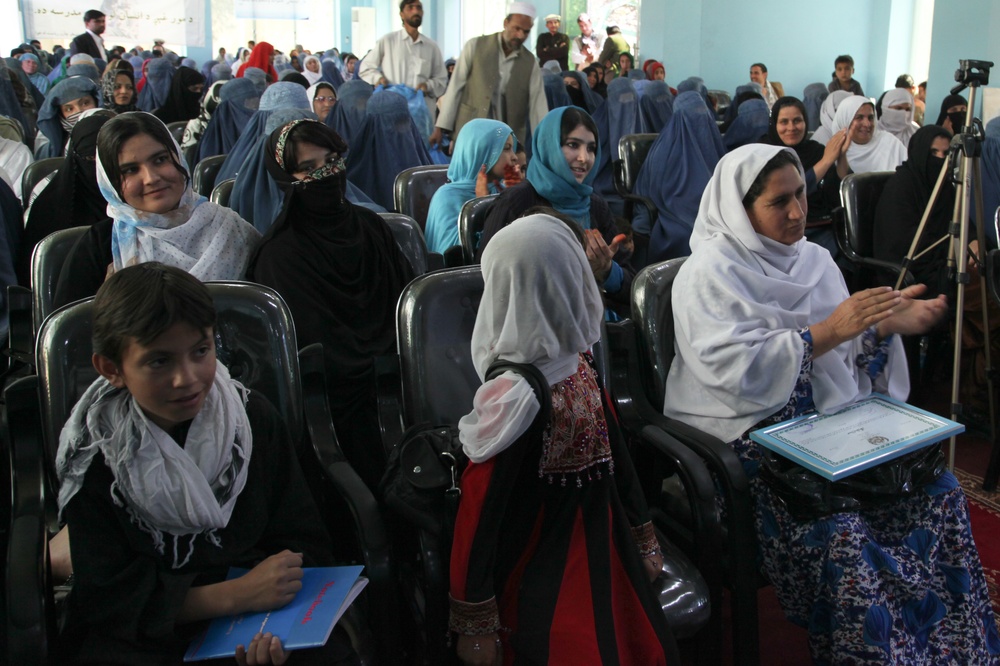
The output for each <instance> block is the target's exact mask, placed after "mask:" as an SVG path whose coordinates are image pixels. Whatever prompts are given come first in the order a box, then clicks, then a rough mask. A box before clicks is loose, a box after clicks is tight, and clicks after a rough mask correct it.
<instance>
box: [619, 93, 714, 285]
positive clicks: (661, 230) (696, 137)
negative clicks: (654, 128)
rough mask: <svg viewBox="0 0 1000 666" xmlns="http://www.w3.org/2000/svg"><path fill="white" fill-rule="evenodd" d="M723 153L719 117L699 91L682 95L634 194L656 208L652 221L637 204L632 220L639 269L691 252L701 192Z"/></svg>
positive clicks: (654, 146) (655, 146)
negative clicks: (692, 232) (642, 197)
mask: <svg viewBox="0 0 1000 666" xmlns="http://www.w3.org/2000/svg"><path fill="white" fill-rule="evenodd" d="M725 152H726V151H725V148H724V147H723V145H722V137H721V136H720V135H719V129H718V126H717V125H716V123H715V115H714V114H713V113H712V112H711V111H710V110H709V108H708V107H707V106H706V105H705V101H704V100H703V99H702V97H701V96H700V95H699V94H698V93H697V92H695V91H687V92H682V93H681V94H680V95H678V96H677V99H676V100H674V114H673V116H671V118H670V121H669V122H667V124H666V125H665V126H664V128H663V131H661V132H660V136H658V137H657V138H656V141H654V142H653V145H652V146H651V147H650V149H649V154H648V155H647V156H646V161H645V162H644V163H643V165H642V168H641V169H639V175H638V177H637V178H636V182H635V194H637V195H639V196H644V197H648V198H649V199H650V200H651V201H652V203H653V205H654V206H655V207H656V216H655V218H654V217H653V216H652V215H651V214H650V211H649V210H647V209H646V207H645V206H638V207H637V210H636V214H635V218H634V219H633V220H632V228H633V229H634V231H635V234H636V252H637V253H638V254H639V255H640V256H639V260H638V263H637V265H642V266H645V265H647V264H651V263H655V262H657V261H664V260H666V259H672V258H674V257H683V256H686V255H688V254H690V253H691V250H690V248H689V247H688V238H689V237H690V236H691V228H692V226H693V225H694V220H695V217H696V216H697V214H698V203H699V202H700V201H701V193H702V191H703V190H704V189H705V185H706V183H708V179H709V178H710V177H711V176H712V170H713V169H715V165H716V164H717V163H718V161H719V158H720V157H722V155H723V154H725ZM647 246H648V250H646V247H647Z"/></svg>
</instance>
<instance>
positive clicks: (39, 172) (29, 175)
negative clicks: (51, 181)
mask: <svg viewBox="0 0 1000 666" xmlns="http://www.w3.org/2000/svg"><path fill="white" fill-rule="evenodd" d="M62 163H63V158H61V157H47V158H45V159H44V160H38V161H37V162H32V163H31V164H29V165H28V166H27V167H26V168H25V169H24V173H23V174H21V201H23V202H24V203H25V205H27V203H28V198H29V197H31V191H32V190H33V189H35V185H38V183H39V182H40V181H41V180H42V178H45V177H46V176H47V175H49V174H50V173H54V172H56V171H58V170H59V167H60V166H62Z"/></svg>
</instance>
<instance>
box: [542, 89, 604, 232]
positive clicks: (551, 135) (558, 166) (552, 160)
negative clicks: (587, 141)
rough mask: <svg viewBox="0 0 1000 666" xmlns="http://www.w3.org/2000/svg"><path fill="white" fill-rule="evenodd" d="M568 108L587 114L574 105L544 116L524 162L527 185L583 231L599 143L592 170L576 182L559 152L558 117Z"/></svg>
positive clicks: (586, 225)
mask: <svg viewBox="0 0 1000 666" xmlns="http://www.w3.org/2000/svg"><path fill="white" fill-rule="evenodd" d="M568 109H577V110H578V111H580V112H582V113H583V114H585V115H587V112H586V111H584V110H583V109H581V108H580V107H578V106H567V107H563V108H560V109H554V110H552V111H549V112H548V113H547V114H545V117H544V118H542V122H540V123H538V127H536V128H535V132H534V133H533V134H532V136H531V154H532V159H531V162H529V163H528V174H527V179H528V182H529V183H531V186H532V187H534V188H535V191H536V192H538V194H539V195H540V196H542V197H544V198H545V199H546V200H547V201H548V202H549V203H550V204H552V207H553V208H555V209H556V210H557V211H559V212H560V213H565V214H566V215H569V216H570V217H572V218H573V219H574V220H576V221H577V222H579V223H580V225H581V226H582V227H583V228H584V229H589V228H590V195H591V194H593V193H594V187H593V183H594V179H595V178H596V177H597V164H599V163H600V161H601V142H600V137H594V138H595V139H597V154H596V155H595V156H594V168H593V169H591V170H590V173H588V174H587V177H586V178H584V179H583V182H582V183H578V182H576V178H575V177H574V176H573V172H572V171H571V170H570V168H569V164H567V163H566V157H565V156H564V155H563V152H562V136H561V135H562V129H561V127H562V117H563V114H564V113H566V111H567V110H568Z"/></svg>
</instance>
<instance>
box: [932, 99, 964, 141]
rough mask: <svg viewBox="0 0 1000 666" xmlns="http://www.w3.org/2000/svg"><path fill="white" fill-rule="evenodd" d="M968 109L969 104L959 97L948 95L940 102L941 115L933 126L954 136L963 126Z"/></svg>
mask: <svg viewBox="0 0 1000 666" xmlns="http://www.w3.org/2000/svg"><path fill="white" fill-rule="evenodd" d="M968 108H969V103H968V102H967V101H965V98H964V97H962V96H961V95H948V96H947V97H945V98H944V99H943V100H941V113H939V114H938V118H937V122H936V123H934V124H935V125H938V126H939V127H943V128H945V129H946V130H948V131H949V132H951V133H952V134H954V133H955V132H957V131H959V129H960V128H961V127H962V126H963V125H964V124H965V113H966V111H967V110H968Z"/></svg>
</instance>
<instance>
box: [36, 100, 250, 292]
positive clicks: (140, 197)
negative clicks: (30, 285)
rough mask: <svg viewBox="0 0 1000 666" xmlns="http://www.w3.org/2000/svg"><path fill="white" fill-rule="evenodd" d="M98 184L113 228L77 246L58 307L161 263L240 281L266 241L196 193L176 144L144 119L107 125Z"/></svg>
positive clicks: (100, 229)
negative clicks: (128, 270) (125, 272)
mask: <svg viewBox="0 0 1000 666" xmlns="http://www.w3.org/2000/svg"><path fill="white" fill-rule="evenodd" d="M97 183H98V185H99V186H100V189H101V194H103V195H104V198H105V200H106V201H107V204H108V205H107V210H108V213H109V214H110V215H111V218H112V219H110V220H105V221H102V222H98V223H97V224H94V225H93V226H91V227H90V230H89V231H88V232H87V233H86V235H84V236H83V237H82V238H80V240H79V241H77V243H76V245H74V246H73V249H72V250H71V251H70V254H69V255H68V256H67V258H66V263H65V264H64V265H63V269H62V271H61V272H60V274H59V282H58V284H57V286H56V293H55V304H56V305H57V306H60V305H63V304H66V303H71V302H73V301H75V300H79V299H81V298H87V297H89V296H93V295H94V293H95V292H96V291H97V289H98V287H100V286H101V283H102V282H104V279H105V277H106V276H107V275H108V273H109V272H111V271H119V270H121V269H122V268H124V267H126V266H131V265H132V264H137V263H143V262H147V261H161V262H163V263H166V264H170V265H171V266H177V267H178V268H182V269H184V270H186V271H188V272H189V273H191V274H192V275H194V276H195V277H196V278H198V279H199V280H239V279H242V278H243V274H244V273H245V272H246V267H247V263H248V261H249V259H250V253H251V252H252V251H253V248H254V246H255V245H256V243H257V241H258V240H259V239H260V234H259V233H257V230H256V229H254V228H253V227H252V226H250V225H249V224H247V222H246V221H244V220H243V219H241V218H240V217H239V216H238V215H237V214H236V213H234V212H233V211H231V210H230V209H228V208H224V207H222V206H219V205H216V204H214V203H211V202H209V201H208V199H206V198H205V197H202V196H198V195H197V194H195V192H194V190H192V189H191V177H190V172H189V171H188V167H187V164H186V163H185V162H184V158H183V156H182V155H181V153H180V148H179V147H178V146H177V142H175V141H174V139H173V137H171V136H170V132H169V131H168V130H167V128H166V126H165V125H164V124H163V123H162V122H161V121H160V120H159V119H157V118H156V117H155V116H153V115H150V114H148V113H143V112H141V111H135V112H132V113H123V114H121V115H120V116H117V117H115V118H113V119H112V120H110V121H108V122H107V123H106V124H105V125H104V127H102V128H101V132H100V134H98V137H97Z"/></svg>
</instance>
